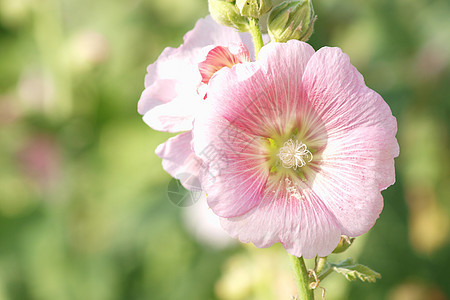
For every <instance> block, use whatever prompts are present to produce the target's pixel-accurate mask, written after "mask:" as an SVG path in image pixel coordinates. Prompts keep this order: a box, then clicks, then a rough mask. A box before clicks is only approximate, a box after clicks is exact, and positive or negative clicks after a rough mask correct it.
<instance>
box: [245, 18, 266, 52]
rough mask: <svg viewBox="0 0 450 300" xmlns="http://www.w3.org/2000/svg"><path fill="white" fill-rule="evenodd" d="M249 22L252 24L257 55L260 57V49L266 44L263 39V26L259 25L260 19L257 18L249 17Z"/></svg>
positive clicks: (251, 29) (251, 31)
mask: <svg viewBox="0 0 450 300" xmlns="http://www.w3.org/2000/svg"><path fill="white" fill-rule="evenodd" d="M248 22H249V25H250V33H251V34H252V37H253V45H254V47H255V56H256V59H258V53H259V50H261V48H262V47H263V46H264V42H263V39H262V34H261V28H260V27H259V20H258V19H255V18H251V17H249V18H248Z"/></svg>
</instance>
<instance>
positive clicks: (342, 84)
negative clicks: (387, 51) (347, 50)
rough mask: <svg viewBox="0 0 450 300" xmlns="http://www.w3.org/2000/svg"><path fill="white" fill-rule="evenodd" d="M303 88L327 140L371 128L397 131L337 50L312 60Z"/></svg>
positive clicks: (388, 112)
mask: <svg viewBox="0 0 450 300" xmlns="http://www.w3.org/2000/svg"><path fill="white" fill-rule="evenodd" d="M303 87H304V90H305V93H306V95H307V98H308V100H309V101H310V102H311V104H312V106H313V107H314V108H315V110H316V112H317V113H318V114H319V115H320V117H321V118H322V121H323V122H324V123H325V126H326V130H327V134H328V135H329V136H332V135H333V134H334V133H335V132H339V131H345V130H348V129H352V128H355V127H369V126H374V125H378V126H380V127H382V128H384V129H385V130H386V131H387V132H394V133H395V132H396V131H397V129H396V120H395V118H394V117H393V116H392V113H391V110H390V108H389V106H388V105H387V103H386V102H385V101H384V100H383V99H382V98H381V96H380V95H378V94H377V93H376V92H374V91H373V90H371V89H369V88H368V87H367V86H366V85H365V83H364V79H363V77H362V75H361V74H360V73H359V72H358V70H356V68H355V67H354V66H352V65H351V63H350V59H349V57H348V56H347V55H346V54H344V53H343V52H342V50H341V49H339V48H328V47H324V48H321V49H320V50H318V51H317V52H316V53H315V54H314V55H313V56H312V57H311V59H310V60H309V62H308V65H307V67H306V70H305V73H304V74H303Z"/></svg>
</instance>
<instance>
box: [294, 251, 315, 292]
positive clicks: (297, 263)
mask: <svg viewBox="0 0 450 300" xmlns="http://www.w3.org/2000/svg"><path fill="white" fill-rule="evenodd" d="M289 256H290V257H291V261H292V266H293V268H294V273H295V281H296V283H297V289H298V296H299V299H301V300H314V292H313V290H311V289H310V288H309V277H308V271H307V270H306V265H305V261H304V260H303V257H296V256H293V255H289Z"/></svg>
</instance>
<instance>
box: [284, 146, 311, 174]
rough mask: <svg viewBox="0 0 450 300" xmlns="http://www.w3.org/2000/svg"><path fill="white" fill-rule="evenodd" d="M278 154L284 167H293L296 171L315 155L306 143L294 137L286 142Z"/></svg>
mask: <svg viewBox="0 0 450 300" xmlns="http://www.w3.org/2000/svg"><path fill="white" fill-rule="evenodd" d="M277 156H278V157H279V158H280V160H281V164H282V165H283V167H285V168H287V169H289V168H292V169H293V170H294V171H295V170H297V168H301V167H303V166H304V165H306V162H310V161H311V160H312V159H313V155H312V154H311V152H310V151H309V150H308V148H307V147H306V145H305V144H303V143H302V142H299V141H298V140H295V141H293V140H292V139H289V140H288V141H286V142H285V143H284V145H283V147H281V148H280V151H279V152H278V155H277Z"/></svg>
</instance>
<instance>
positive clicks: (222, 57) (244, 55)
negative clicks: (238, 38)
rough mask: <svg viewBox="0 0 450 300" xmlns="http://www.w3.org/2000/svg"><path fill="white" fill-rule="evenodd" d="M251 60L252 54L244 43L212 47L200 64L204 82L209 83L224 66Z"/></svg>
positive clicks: (199, 67)
mask: <svg viewBox="0 0 450 300" xmlns="http://www.w3.org/2000/svg"><path fill="white" fill-rule="evenodd" d="M248 61H250V54H249V52H248V50H247V47H245V45H244V44H239V45H233V46H230V47H224V46H217V47H215V48H213V49H211V50H210V51H209V52H208V54H207V56H206V58H205V60H204V61H202V62H201V63H199V64H198V69H199V71H200V74H201V75H202V82H203V83H206V84H207V83H208V82H209V80H210V79H211V77H212V76H213V75H214V73H216V72H217V71H219V70H220V69H222V68H223V67H229V68H231V67H232V66H234V65H235V64H239V63H243V62H248Z"/></svg>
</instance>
